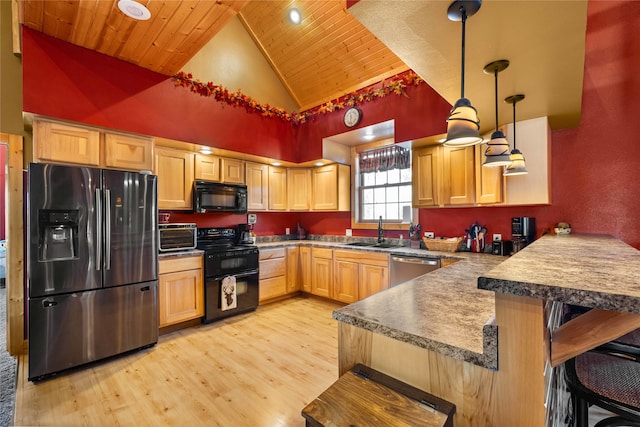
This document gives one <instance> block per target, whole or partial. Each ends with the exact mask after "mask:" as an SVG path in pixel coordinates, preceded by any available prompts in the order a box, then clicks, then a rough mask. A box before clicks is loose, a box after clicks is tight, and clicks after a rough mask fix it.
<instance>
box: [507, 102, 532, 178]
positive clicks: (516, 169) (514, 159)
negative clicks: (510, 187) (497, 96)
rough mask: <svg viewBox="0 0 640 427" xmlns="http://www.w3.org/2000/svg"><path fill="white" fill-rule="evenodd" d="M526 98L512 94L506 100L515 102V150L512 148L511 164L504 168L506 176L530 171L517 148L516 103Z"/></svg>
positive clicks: (524, 173)
mask: <svg viewBox="0 0 640 427" xmlns="http://www.w3.org/2000/svg"><path fill="white" fill-rule="evenodd" d="M523 99H524V95H512V96H509V97H507V98H505V102H508V103H509V104H513V150H511V164H510V165H509V166H507V167H506V168H505V170H504V173H503V175H504V176H514V175H526V174H528V173H529V171H527V168H526V166H525V162H524V156H523V155H522V153H521V152H520V150H518V149H517V148H516V104H517V103H518V102H520V101H522V100H523Z"/></svg>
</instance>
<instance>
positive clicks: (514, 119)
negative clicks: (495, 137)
mask: <svg viewBox="0 0 640 427" xmlns="http://www.w3.org/2000/svg"><path fill="white" fill-rule="evenodd" d="M516 104H517V102H514V103H513V149H514V150H515V149H516Z"/></svg>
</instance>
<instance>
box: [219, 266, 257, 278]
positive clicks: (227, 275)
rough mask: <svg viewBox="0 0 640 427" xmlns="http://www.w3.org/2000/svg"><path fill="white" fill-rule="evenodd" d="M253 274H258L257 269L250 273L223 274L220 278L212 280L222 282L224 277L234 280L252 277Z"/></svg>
mask: <svg viewBox="0 0 640 427" xmlns="http://www.w3.org/2000/svg"><path fill="white" fill-rule="evenodd" d="M254 274H258V269H255V270H251V271H244V272H242V273H238V274H224V275H222V276H218V277H214V278H213V280H222V279H224V278H225V277H229V276H234V277H235V278H236V279H238V278H240V277H247V276H253V275H254Z"/></svg>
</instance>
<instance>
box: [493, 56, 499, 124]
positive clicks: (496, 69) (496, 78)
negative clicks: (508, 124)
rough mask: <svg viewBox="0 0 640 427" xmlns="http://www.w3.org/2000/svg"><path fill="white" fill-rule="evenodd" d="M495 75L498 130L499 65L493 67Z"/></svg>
mask: <svg viewBox="0 0 640 427" xmlns="http://www.w3.org/2000/svg"><path fill="white" fill-rule="evenodd" d="M493 75H494V77H495V82H496V84H495V95H496V96H495V100H496V102H495V104H496V132H497V131H498V66H497V65H496V67H495V68H494V69H493Z"/></svg>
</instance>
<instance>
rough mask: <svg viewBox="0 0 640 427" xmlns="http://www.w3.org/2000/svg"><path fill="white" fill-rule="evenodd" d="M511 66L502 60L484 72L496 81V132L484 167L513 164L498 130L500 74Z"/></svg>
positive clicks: (488, 149) (490, 142)
mask: <svg viewBox="0 0 640 427" xmlns="http://www.w3.org/2000/svg"><path fill="white" fill-rule="evenodd" d="M508 66H509V61H507V60H506V59H500V60H498V61H493V62H491V63H490V64H487V65H485V67H484V72H485V73H487V74H493V76H494V79H495V92H496V97H495V107H496V130H495V131H494V132H493V134H492V135H491V140H490V141H489V143H488V144H487V149H486V150H485V152H484V155H485V161H484V163H482V166H485V167H499V166H508V165H510V164H511V157H510V156H509V143H508V142H507V139H506V138H505V137H504V134H503V133H502V131H501V130H500V129H498V73H499V72H500V71H504V70H505V69H507V67H508Z"/></svg>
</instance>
